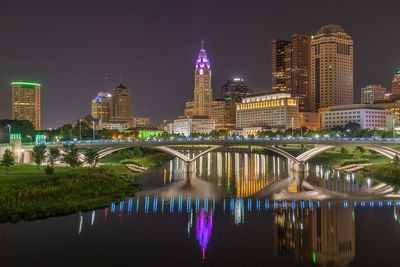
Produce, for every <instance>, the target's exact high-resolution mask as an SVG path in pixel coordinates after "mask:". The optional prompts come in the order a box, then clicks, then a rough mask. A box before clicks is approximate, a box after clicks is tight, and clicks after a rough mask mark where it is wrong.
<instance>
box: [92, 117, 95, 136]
mask: <svg viewBox="0 0 400 267" xmlns="http://www.w3.org/2000/svg"><path fill="white" fill-rule="evenodd" d="M92 129H93V140H94V139H95V136H94V121H92Z"/></svg>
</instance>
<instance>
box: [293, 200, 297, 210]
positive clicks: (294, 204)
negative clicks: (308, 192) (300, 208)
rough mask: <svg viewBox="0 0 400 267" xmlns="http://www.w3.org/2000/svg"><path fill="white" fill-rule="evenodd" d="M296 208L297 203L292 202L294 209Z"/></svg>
mask: <svg viewBox="0 0 400 267" xmlns="http://www.w3.org/2000/svg"><path fill="white" fill-rule="evenodd" d="M295 208H296V201H294V200H293V201H292V209H295Z"/></svg>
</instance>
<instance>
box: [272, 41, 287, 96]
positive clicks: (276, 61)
mask: <svg viewBox="0 0 400 267" xmlns="http://www.w3.org/2000/svg"><path fill="white" fill-rule="evenodd" d="M289 45H290V41H286V40H273V41H272V91H274V92H287V91H288V89H287V88H286V67H285V58H286V53H285V52H286V49H287V47H288V46H289Z"/></svg>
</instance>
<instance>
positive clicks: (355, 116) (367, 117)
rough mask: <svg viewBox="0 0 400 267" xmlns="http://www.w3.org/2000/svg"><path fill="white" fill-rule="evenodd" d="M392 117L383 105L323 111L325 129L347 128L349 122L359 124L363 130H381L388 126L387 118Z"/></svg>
mask: <svg viewBox="0 0 400 267" xmlns="http://www.w3.org/2000/svg"><path fill="white" fill-rule="evenodd" d="M390 115H392V112H391V111H388V110H385V108H384V107H383V106H381V105H373V104H353V105H341V106H333V107H330V108H327V109H325V110H321V124H322V128H323V129H330V128H334V127H336V126H345V125H346V124H347V123H349V122H354V123H358V124H360V125H361V128H363V129H365V128H381V127H385V126H386V116H390Z"/></svg>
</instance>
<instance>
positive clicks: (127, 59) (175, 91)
mask: <svg viewBox="0 0 400 267" xmlns="http://www.w3.org/2000/svg"><path fill="white" fill-rule="evenodd" d="M399 14H400V1H370V0H368V1H349V0H347V1H338V0H335V1H311V0H303V1H298V0H297V1H295V0H292V1H285V0H281V1H266V0H263V1H261V0H260V1H251V0H247V1H232V0H231V1H221V0H218V1H217V0H214V1H205V0H203V1H190V0H184V1H175V0H168V1H167V0H163V1H153V0H147V1H146V0H143V1H138V0H136V1H115V0H114V1H71V0H70V1H54V0H53V1H40V0H35V1H28V0H26V1H18V0H13V1H6V0H0V40H1V42H0V89H1V97H0V118H11V87H10V82H11V81H13V80H28V81H38V82H40V83H41V84H42V91H41V92H42V126H43V127H58V126H61V125H62V124H64V123H71V122H73V121H75V120H76V119H78V118H80V117H83V116H85V115H87V114H90V105H91V99H92V98H94V97H95V96H96V94H97V92H98V91H110V92H111V91H112V89H113V88H114V87H116V86H117V85H118V84H119V83H120V80H121V79H122V82H123V83H124V84H125V85H126V86H127V87H128V88H129V89H130V90H131V92H132V93H133V97H134V100H133V102H134V116H144V117H151V118H152V119H153V122H157V121H160V120H162V119H174V118H176V117H177V116H179V115H183V108H184V103H185V101H186V100H187V99H189V98H192V97H193V84H194V82H193V74H194V65H195V64H194V63H195V59H196V57H197V53H198V50H199V48H200V41H201V40H205V42H206V45H205V48H206V50H207V53H208V55H209V58H210V61H211V68H212V70H213V79H212V87H213V91H214V96H219V92H220V87H221V85H222V84H223V83H224V82H225V81H226V80H227V79H228V78H230V77H232V76H241V77H242V78H244V79H245V80H246V82H247V84H248V85H249V86H250V87H252V88H254V89H255V92H257V93H260V92H265V91H269V90H271V89H270V88H271V41H272V39H274V38H281V39H288V38H290V35H291V34H292V33H308V34H313V33H315V32H317V31H318V29H319V28H320V27H321V26H322V25H325V24H330V23H333V24H339V25H341V26H342V27H343V28H344V29H345V30H346V31H347V33H348V34H350V35H351V36H352V38H353V40H354V53H355V56H354V89H355V92H356V99H359V91H360V88H361V87H362V86H365V85H367V84H372V83H378V84H382V85H384V86H385V87H386V88H388V89H389V90H390V89H391V81H392V79H393V74H394V72H395V70H396V68H397V67H398V66H400V53H399V52H398V51H399V49H400V34H399V25H400V15H399Z"/></svg>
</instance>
